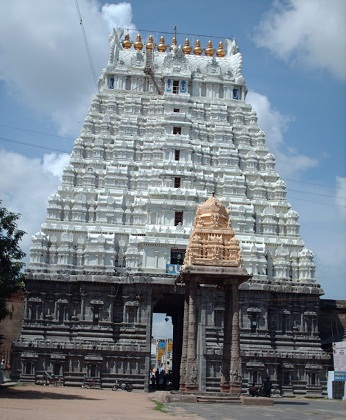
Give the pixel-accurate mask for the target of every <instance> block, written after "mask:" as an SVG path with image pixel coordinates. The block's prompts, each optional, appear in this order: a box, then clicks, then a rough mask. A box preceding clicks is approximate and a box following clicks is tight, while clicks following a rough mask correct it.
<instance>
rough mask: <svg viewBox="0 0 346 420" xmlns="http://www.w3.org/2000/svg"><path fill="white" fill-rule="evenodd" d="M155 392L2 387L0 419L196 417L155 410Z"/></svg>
mask: <svg viewBox="0 0 346 420" xmlns="http://www.w3.org/2000/svg"><path fill="white" fill-rule="evenodd" d="M151 398H153V399H155V394H154V393H153V394H148V393H145V392H141V391H133V392H125V391H121V390H118V391H114V392H113V391H111V390H98V389H82V388H72V387H55V386H38V385H26V384H24V385H16V386H0V419H1V420H24V419H25V420H79V419H81V420H113V419H116V420H149V419H150V420H171V419H172V420H177V419H184V420H196V419H198V418H199V417H198V416H195V415H192V414H190V413H187V412H185V411H184V410H183V409H181V408H178V407H175V408H170V409H169V411H168V412H162V411H159V410H157V409H156V410H155V407H156V404H155V402H154V401H153V400H152V399H151Z"/></svg>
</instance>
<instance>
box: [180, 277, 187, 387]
mask: <svg viewBox="0 0 346 420" xmlns="http://www.w3.org/2000/svg"><path fill="white" fill-rule="evenodd" d="M188 332H189V283H186V284H185V299H184V320H183V345H182V353H181V364H180V391H185V390H186V388H185V385H186V366H187V347H188Z"/></svg>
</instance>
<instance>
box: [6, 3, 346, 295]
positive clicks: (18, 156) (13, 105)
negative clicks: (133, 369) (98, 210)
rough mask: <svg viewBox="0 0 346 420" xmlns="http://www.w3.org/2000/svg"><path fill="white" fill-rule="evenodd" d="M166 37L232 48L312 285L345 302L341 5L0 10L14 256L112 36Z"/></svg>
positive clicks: (75, 128) (35, 220)
mask: <svg viewBox="0 0 346 420" xmlns="http://www.w3.org/2000/svg"><path fill="white" fill-rule="evenodd" d="M80 19H82V25H81V23H80ZM174 26H176V30H177V39H178V43H179V44H183V43H184V40H185V38H186V37H188V38H189V39H190V41H191V43H194V41H195V40H196V39H197V38H199V39H200V40H201V43H202V46H203V45H204V46H206V44H207V41H208V40H209V39H211V40H212V41H213V44H214V46H215V45H217V43H218V42H219V41H220V40H224V39H226V38H236V41H237V43H238V46H239V48H240V52H241V53H242V56H243V75H244V78H245V80H246V83H247V87H248V95H247V99H246V102H248V103H250V104H251V105H252V106H253V108H254V109H255V110H256V112H257V115H258V123H259V125H260V127H261V129H262V130H263V131H264V132H265V133H266V141H267V145H268V148H269V150H270V151H271V152H272V153H273V154H274V155H275V156H276V162H277V171H278V173H279V175H280V177H281V178H282V179H283V180H284V181H285V183H286V185H287V192H288V193H287V196H288V201H289V203H290V204H291V206H292V208H293V209H294V210H295V211H297V212H298V214H299V216H300V218H299V221H300V224H301V236H302V239H303V240H304V243H305V246H306V247H307V248H309V249H311V250H312V251H313V252H314V255H315V263H316V268H317V269H316V279H317V283H319V284H320V285H321V286H322V288H323V290H324V292H325V296H324V297H325V298H329V299H346V118H345V115H346V86H345V82H346V45H345V43H346V1H344V0H275V1H270V0H261V1H259V0H232V1H230V0H218V1H213V0H189V1H186V0H185V1H182V0H174V1H173V0H168V1H166V0H160V1H158V0H151V1H149V2H148V1H144V0H133V1H126V2H114V3H106V2H104V1H97V0H78V1H76V0H30V1H27V0H11V1H6V0H0V200H2V206H5V207H6V208H8V209H9V210H10V211H13V212H16V213H20V214H21V218H20V220H19V222H18V227H19V228H20V229H23V230H24V231H26V232H27V235H26V236H25V238H24V239H23V241H22V243H21V247H22V249H23V250H24V251H25V252H26V253H28V252H29V246H30V241H31V235H33V234H34V233H36V232H38V231H39V230H40V225H41V224H42V223H43V222H44V220H45V217H46V208H47V202H48V197H49V196H50V195H52V194H53V193H54V192H55V191H56V189H57V188H58V186H59V185H60V180H61V174H62V170H63V167H64V166H65V165H66V164H67V163H68V161H69V155H70V153H71V151H72V148H73V144H74V140H75V139H76V138H77V137H78V135H79V132H80V129H81V126H82V124H83V121H84V118H85V117H86V115H87V112H88V108H89V105H90V99H91V96H92V95H93V94H95V93H96V91H97V88H96V81H95V75H96V79H97V78H98V77H99V75H100V74H101V71H102V68H104V67H105V66H106V64H107V61H108V54H109V46H108V36H109V34H110V32H111V29H112V28H113V27H122V28H128V29H130V30H131V34H136V33H137V32H138V31H140V33H141V34H142V37H143V38H144V39H147V37H148V36H149V35H150V34H153V36H154V38H155V39H156V40H158V39H159V37H160V36H161V35H164V36H165V38H166V41H167V42H170V40H171V37H172V35H173V30H174V29H173V28H174ZM83 30H84V33H83ZM84 34H85V38H86V40H87V43H85V40H84ZM89 57H91V60H90V59H89ZM27 260H28V259H26V261H27Z"/></svg>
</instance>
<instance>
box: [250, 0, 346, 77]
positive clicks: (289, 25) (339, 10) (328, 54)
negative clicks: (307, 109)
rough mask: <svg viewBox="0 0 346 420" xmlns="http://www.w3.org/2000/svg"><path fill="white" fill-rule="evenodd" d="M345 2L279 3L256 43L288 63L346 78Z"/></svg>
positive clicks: (260, 29)
mask: <svg viewBox="0 0 346 420" xmlns="http://www.w3.org/2000/svg"><path fill="white" fill-rule="evenodd" d="M345 17H346V2H345V1H344V0H304V1H302V0H287V1H285V2H283V1H276V2H274V3H273V6H272V9H271V10H270V11H269V12H268V13H267V14H266V15H265V16H264V19H263V20H262V21H261V23H260V24H259V26H258V27H257V29H256V38H255V43H256V44H257V46H259V47H265V48H268V49H269V50H271V51H272V52H273V53H274V54H276V55H277V56H278V57H280V58H281V59H283V60H285V61H287V62H292V61H293V62H295V63H298V64H301V65H303V66H306V67H309V68H311V69H320V70H327V71H329V72H330V73H331V74H332V75H333V76H334V77H336V78H338V79H340V80H345V79H346V19H345Z"/></svg>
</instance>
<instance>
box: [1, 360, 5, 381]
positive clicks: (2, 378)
mask: <svg viewBox="0 0 346 420" xmlns="http://www.w3.org/2000/svg"><path fill="white" fill-rule="evenodd" d="M5 366H6V363H5V359H2V360H1V363H0V384H2V383H3V382H4V381H5Z"/></svg>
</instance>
